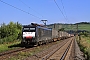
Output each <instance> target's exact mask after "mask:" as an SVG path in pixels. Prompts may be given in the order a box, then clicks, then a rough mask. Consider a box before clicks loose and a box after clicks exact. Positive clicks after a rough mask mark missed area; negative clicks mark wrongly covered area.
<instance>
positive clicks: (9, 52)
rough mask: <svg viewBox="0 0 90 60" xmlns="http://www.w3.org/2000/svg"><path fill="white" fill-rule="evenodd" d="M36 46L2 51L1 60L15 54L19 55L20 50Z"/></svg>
mask: <svg viewBox="0 0 90 60" xmlns="http://www.w3.org/2000/svg"><path fill="white" fill-rule="evenodd" d="M34 48H36V47H32V48H18V49H15V50H10V51H6V52H2V53H0V60H5V59H8V58H10V57H12V56H14V55H17V54H18V53H19V52H25V51H30V50H32V49H34Z"/></svg>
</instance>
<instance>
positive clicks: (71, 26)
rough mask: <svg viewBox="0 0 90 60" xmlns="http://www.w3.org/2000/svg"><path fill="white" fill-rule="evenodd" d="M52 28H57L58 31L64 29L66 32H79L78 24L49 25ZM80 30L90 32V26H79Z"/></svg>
mask: <svg viewBox="0 0 90 60" xmlns="http://www.w3.org/2000/svg"><path fill="white" fill-rule="evenodd" d="M48 27H50V28H55V29H56V30H58V29H61V28H64V30H74V31H76V30H77V25H76V24H55V25H54V24H51V25H48ZM78 30H86V31H90V24H78Z"/></svg>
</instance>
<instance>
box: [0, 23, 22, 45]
mask: <svg viewBox="0 0 90 60" xmlns="http://www.w3.org/2000/svg"><path fill="white" fill-rule="evenodd" d="M21 30H22V25H21V24H20V23H18V22H16V23H14V22H10V23H9V24H7V25H6V24H5V23H2V24H1V26H0V44H3V43H8V42H13V41H15V40H17V39H21V34H22V32H21Z"/></svg>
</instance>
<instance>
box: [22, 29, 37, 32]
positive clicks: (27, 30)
mask: <svg viewBox="0 0 90 60" xmlns="http://www.w3.org/2000/svg"><path fill="white" fill-rule="evenodd" d="M23 32H35V28H23Z"/></svg>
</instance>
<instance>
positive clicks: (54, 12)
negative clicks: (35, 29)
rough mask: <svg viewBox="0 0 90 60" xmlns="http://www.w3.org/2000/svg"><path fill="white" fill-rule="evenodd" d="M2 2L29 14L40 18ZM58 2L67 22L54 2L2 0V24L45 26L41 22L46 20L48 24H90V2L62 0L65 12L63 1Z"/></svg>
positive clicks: (0, 9)
mask: <svg viewBox="0 0 90 60" xmlns="http://www.w3.org/2000/svg"><path fill="white" fill-rule="evenodd" d="M1 1H4V2H6V3H8V4H10V5H12V6H14V7H17V8H19V9H22V10H24V11H26V12H29V13H30V14H33V15H34V16H37V17H38V18H37V17H34V16H32V15H30V14H27V13H25V12H22V11H20V10H18V9H16V8H13V7H11V6H9V5H7V4H4V3H2V2H1ZM21 1H22V2H24V3H22V2H21ZM56 2H57V4H58V6H59V7H60V9H61V11H63V14H64V15H65V16H67V20H66V19H65V18H64V16H63V15H62V13H61V12H60V10H59V9H58V7H57V6H56V4H55V2H54V0H0V24H1V23H3V22H4V23H6V24H8V23H9V22H10V21H14V22H17V21H18V22H19V23H21V24H30V23H31V22H36V23H39V24H43V23H42V22H41V20H44V19H45V20H48V22H47V24H52V23H77V22H83V21H84V22H85V21H86V22H90V0H62V2H63V6H64V9H65V11H64V9H63V6H62V3H61V0H56ZM29 7H30V8H29ZM65 12H66V13H65Z"/></svg>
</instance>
